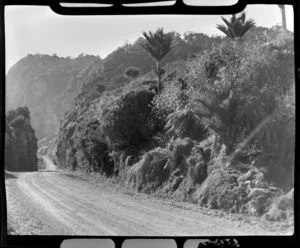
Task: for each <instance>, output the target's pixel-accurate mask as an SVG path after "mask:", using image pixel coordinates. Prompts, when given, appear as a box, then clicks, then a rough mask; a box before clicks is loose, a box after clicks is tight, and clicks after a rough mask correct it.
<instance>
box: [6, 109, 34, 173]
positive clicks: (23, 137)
mask: <svg viewBox="0 0 300 248" xmlns="http://www.w3.org/2000/svg"><path fill="white" fill-rule="evenodd" d="M37 163H38V159H37V139H36V137H35V131H34V129H33V128H32V127H31V124H30V115H29V110H28V108H27V107H23V108H22V107H19V108H17V109H16V110H13V111H10V112H9V113H8V116H7V117H6V125H5V169H6V170H9V171H36V170H37Z"/></svg>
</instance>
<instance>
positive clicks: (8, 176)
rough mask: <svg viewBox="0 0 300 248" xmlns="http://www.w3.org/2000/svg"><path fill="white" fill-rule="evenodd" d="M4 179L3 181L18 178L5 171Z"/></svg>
mask: <svg viewBox="0 0 300 248" xmlns="http://www.w3.org/2000/svg"><path fill="white" fill-rule="evenodd" d="M4 178H5V179H15V178H18V177H17V176H16V175H14V174H12V173H10V172H8V171H5V174H4Z"/></svg>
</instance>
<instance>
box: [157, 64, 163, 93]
mask: <svg viewBox="0 0 300 248" xmlns="http://www.w3.org/2000/svg"><path fill="white" fill-rule="evenodd" d="M156 74H157V81H158V82H157V90H158V94H159V93H160V92H161V90H162V83H161V68H160V63H159V61H158V60H157V61H156Z"/></svg>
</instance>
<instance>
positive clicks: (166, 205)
mask: <svg viewBox="0 0 300 248" xmlns="http://www.w3.org/2000/svg"><path fill="white" fill-rule="evenodd" d="M97 180H98V181H95V180H92V181H91V180H88V179H86V178H79V177H76V176H74V175H73V174H72V173H69V174H68V173H65V172H61V171H58V170H49V169H48V170H41V171H38V172H19V173H11V172H9V173H6V194H7V201H8V204H7V205H8V206H7V207H8V225H9V227H10V228H11V229H12V234H22V235H30V234H35V235H125V236H126V235H131V236H132V235H134V236H148V235H151V236H177V235H180V236H213V235H218V236H219V235H277V234H283V233H284V232H283V229H282V227H280V228H279V227H277V226H274V225H271V224H270V225H267V224H262V223H261V222H259V221H258V220H256V219H254V220H253V219H251V220H247V219H245V218H242V217H238V216H234V218H232V217H230V216H227V215H224V213H221V212H218V211H212V210H208V209H204V208H200V207H198V206H196V205H194V204H186V203H178V204H175V203H171V202H170V201H169V200H166V199H159V198H155V197H152V196H149V195H145V194H136V193H134V192H133V191H126V190H120V187H119V186H118V187H115V186H116V185H112V184H111V183H108V182H102V180H100V179H97ZM110 185H111V187H110Z"/></svg>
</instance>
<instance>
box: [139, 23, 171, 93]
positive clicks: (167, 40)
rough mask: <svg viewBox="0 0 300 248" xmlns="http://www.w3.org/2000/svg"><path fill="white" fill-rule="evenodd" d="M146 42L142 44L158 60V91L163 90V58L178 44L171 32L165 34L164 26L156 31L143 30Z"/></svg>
mask: <svg viewBox="0 0 300 248" xmlns="http://www.w3.org/2000/svg"><path fill="white" fill-rule="evenodd" d="M143 35H144V37H145V39H146V42H143V43H141V44H140V46H141V47H142V48H143V49H144V50H145V51H146V52H147V53H148V54H150V55H151V56H152V57H153V58H154V59H155V60H156V74H157V79H158V92H161V89H162V82H161V75H162V74H163V70H162V68H161V64H160V63H161V61H162V59H163V58H164V57H165V56H166V55H167V54H168V53H169V52H170V51H171V49H172V48H173V47H174V46H175V45H176V43H175V42H174V39H173V36H172V35H171V34H165V33H164V32H163V29H162V28H159V29H157V30H156V32H155V33H153V32H151V31H149V32H148V33H147V32H143Z"/></svg>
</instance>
